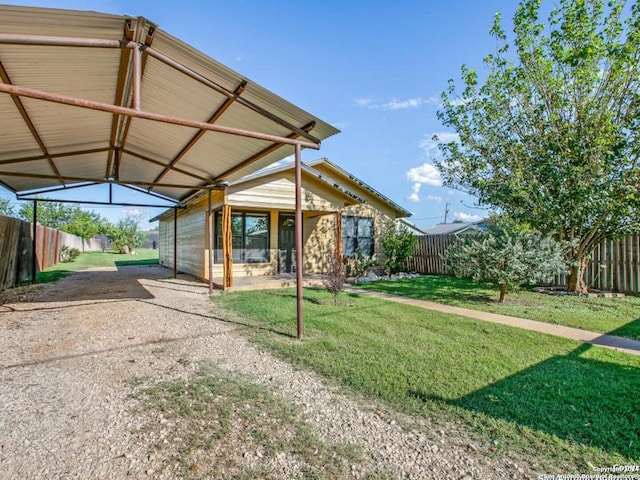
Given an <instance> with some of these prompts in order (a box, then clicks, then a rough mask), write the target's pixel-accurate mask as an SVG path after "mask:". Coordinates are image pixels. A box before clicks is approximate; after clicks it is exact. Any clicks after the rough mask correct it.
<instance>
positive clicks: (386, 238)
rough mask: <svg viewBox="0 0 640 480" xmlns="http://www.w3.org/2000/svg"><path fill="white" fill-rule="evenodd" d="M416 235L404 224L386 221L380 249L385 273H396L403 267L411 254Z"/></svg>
mask: <svg viewBox="0 0 640 480" xmlns="http://www.w3.org/2000/svg"><path fill="white" fill-rule="evenodd" d="M415 244H416V237H415V235H413V234H412V233H411V232H410V231H409V229H408V228H407V227H405V226H404V225H400V226H398V225H397V224H396V223H395V222H388V223H387V225H386V227H385V230H384V233H383V235H382V250H383V251H384V263H383V266H384V270H385V273H387V274H389V273H398V272H399V271H401V270H402V269H403V268H404V263H405V261H406V260H407V258H409V257H410V256H411V253H412V252H413V247H414V245H415Z"/></svg>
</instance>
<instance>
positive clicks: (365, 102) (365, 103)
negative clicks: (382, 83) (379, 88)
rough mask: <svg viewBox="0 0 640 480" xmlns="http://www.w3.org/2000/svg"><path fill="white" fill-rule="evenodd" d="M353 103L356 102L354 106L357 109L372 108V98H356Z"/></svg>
mask: <svg viewBox="0 0 640 480" xmlns="http://www.w3.org/2000/svg"><path fill="white" fill-rule="evenodd" d="M354 102H356V105H357V106H358V107H362V108H367V107H368V108H372V105H373V98H368V97H363V98H356V99H355V100H354Z"/></svg>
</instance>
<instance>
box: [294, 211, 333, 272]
mask: <svg viewBox="0 0 640 480" xmlns="http://www.w3.org/2000/svg"><path fill="white" fill-rule="evenodd" d="M302 231H303V238H304V253H303V263H304V270H303V271H304V272H305V273H325V272H326V271H327V268H328V267H329V261H330V258H331V255H332V254H333V252H334V251H335V248H336V243H335V238H336V216H335V214H334V213H331V214H328V215H322V216H313V217H309V216H305V220H304V224H303V230H302Z"/></svg>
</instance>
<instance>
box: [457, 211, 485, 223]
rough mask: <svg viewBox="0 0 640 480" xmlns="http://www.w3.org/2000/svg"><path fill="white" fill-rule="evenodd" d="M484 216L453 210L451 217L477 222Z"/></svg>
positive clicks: (462, 220)
mask: <svg viewBox="0 0 640 480" xmlns="http://www.w3.org/2000/svg"><path fill="white" fill-rule="evenodd" d="M483 218H484V217H483V216H482V215H472V214H470V213H464V212H453V219H454V220H460V221H461V222H478V221H480V220H482V219H483Z"/></svg>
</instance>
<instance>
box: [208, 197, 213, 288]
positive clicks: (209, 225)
mask: <svg viewBox="0 0 640 480" xmlns="http://www.w3.org/2000/svg"><path fill="white" fill-rule="evenodd" d="M207 202H208V204H207V230H208V231H209V295H211V294H212V293H213V219H212V218H211V217H212V216H213V212H212V211H211V190H209V192H208V196H207Z"/></svg>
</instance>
